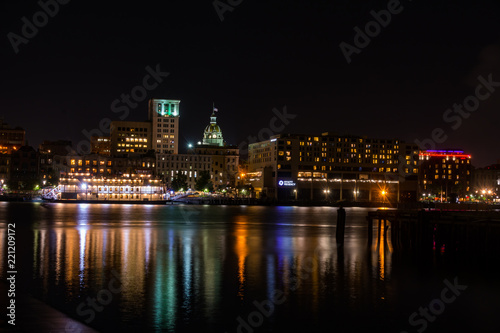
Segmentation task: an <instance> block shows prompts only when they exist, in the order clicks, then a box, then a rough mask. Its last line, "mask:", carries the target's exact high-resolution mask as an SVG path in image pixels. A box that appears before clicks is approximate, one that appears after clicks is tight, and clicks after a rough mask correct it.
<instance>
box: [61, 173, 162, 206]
mask: <svg viewBox="0 0 500 333" xmlns="http://www.w3.org/2000/svg"><path fill="white" fill-rule="evenodd" d="M58 192H59V194H58V199H59V200H97V201H107V200H110V201H111V200H113V201H116V200H118V201H161V200H166V199H168V197H167V195H166V192H165V186H164V185H163V183H162V182H161V180H160V179H157V178H154V177H152V176H151V175H144V174H124V175H122V176H121V177H101V178H97V177H88V176H76V177H73V176H72V177H63V178H61V179H60V182H59V186H58Z"/></svg>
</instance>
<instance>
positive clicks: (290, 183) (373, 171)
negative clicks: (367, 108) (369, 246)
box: [247, 132, 418, 201]
mask: <svg viewBox="0 0 500 333" xmlns="http://www.w3.org/2000/svg"><path fill="white" fill-rule="evenodd" d="M417 162H418V146H417V145H414V144H406V143H403V142H400V140H397V139H390V140H384V139H371V138H364V137H357V136H340V135H336V134H332V133H328V132H326V133H322V134H321V135H307V134H304V135H298V134H280V135H276V136H273V137H271V138H270V139H269V140H266V141H262V142H257V143H253V144H250V145H249V167H248V174H247V179H252V181H251V182H250V185H252V186H253V187H254V189H255V190H256V192H257V194H258V195H261V196H267V197H271V198H275V199H278V200H290V199H305V200H351V201H385V200H390V201H399V200H400V199H401V197H403V193H402V188H401V186H400V185H401V183H406V181H407V180H410V179H411V178H415V179H416V176H417V175H418V165H417ZM269 177H271V179H269ZM416 185H417V184H416V181H415V182H414V186H413V187H405V188H404V191H405V192H407V193H405V194H404V197H405V198H413V199H415V200H416V197H417V188H416Z"/></svg>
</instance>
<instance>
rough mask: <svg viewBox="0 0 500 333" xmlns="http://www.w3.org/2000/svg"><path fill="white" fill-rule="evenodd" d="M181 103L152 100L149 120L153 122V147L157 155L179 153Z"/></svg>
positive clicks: (167, 100) (150, 101)
mask: <svg viewBox="0 0 500 333" xmlns="http://www.w3.org/2000/svg"><path fill="white" fill-rule="evenodd" d="M180 102H181V101H178V100H169V99H150V100H149V111H148V119H149V121H150V122H151V129H152V138H151V140H152V145H151V148H152V149H154V150H155V152H156V153H157V154H178V153H179V117H180V109H179V104H180Z"/></svg>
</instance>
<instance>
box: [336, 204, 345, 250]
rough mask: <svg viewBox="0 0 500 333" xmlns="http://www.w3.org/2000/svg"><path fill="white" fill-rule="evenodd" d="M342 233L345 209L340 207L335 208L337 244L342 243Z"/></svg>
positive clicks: (343, 231) (343, 230)
mask: <svg viewBox="0 0 500 333" xmlns="http://www.w3.org/2000/svg"><path fill="white" fill-rule="evenodd" d="M344 233H345V209H344V208H342V207H340V208H339V209H338V210H337V234H336V239H337V245H344Z"/></svg>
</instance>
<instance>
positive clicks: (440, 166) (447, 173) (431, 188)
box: [418, 150, 472, 201]
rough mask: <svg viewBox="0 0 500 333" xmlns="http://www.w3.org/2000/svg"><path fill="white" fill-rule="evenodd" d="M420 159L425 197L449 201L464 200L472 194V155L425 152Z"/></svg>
mask: <svg viewBox="0 0 500 333" xmlns="http://www.w3.org/2000/svg"><path fill="white" fill-rule="evenodd" d="M419 158H420V168H419V170H420V171H419V177H418V178H419V187H420V193H421V195H422V196H423V197H425V198H427V197H439V199H440V200H442V201H447V198H449V199H453V198H455V199H456V198H464V197H465V196H466V195H467V194H468V193H470V192H471V190H472V189H471V185H472V184H471V180H472V165H471V155H469V154H466V153H464V151H463V150H425V151H422V152H420V156H419ZM452 197H453V198H452ZM452 201H453V200H452Z"/></svg>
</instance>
